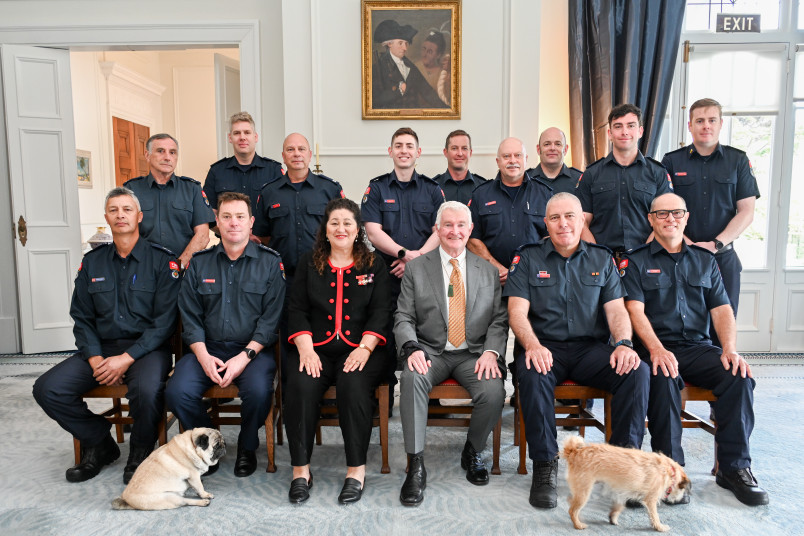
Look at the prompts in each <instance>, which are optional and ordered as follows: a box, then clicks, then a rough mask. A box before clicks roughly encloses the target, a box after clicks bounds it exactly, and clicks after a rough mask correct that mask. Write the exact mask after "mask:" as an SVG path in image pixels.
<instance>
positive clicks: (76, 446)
mask: <svg viewBox="0 0 804 536" xmlns="http://www.w3.org/2000/svg"><path fill="white" fill-rule="evenodd" d="M73 450H74V451H75V465H78V464H79V463H81V442H80V441H78V440H77V439H76V438H73Z"/></svg>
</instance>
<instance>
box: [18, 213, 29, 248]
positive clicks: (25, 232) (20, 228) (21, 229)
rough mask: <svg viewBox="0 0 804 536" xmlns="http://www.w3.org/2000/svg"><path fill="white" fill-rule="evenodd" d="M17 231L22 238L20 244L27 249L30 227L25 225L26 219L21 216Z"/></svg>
mask: <svg viewBox="0 0 804 536" xmlns="http://www.w3.org/2000/svg"><path fill="white" fill-rule="evenodd" d="M17 230H18V234H19V237H20V244H22V247H25V243H26V242H27V241H28V225H27V224H26V223H25V218H23V217H22V216H20V219H19V221H18V222H17Z"/></svg>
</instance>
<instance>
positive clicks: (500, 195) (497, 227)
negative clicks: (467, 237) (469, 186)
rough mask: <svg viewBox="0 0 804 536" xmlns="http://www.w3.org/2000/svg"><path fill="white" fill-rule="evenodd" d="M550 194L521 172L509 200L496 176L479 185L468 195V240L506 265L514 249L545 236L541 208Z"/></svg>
mask: <svg viewBox="0 0 804 536" xmlns="http://www.w3.org/2000/svg"><path fill="white" fill-rule="evenodd" d="M552 195H553V192H552V190H551V189H550V187H549V186H547V185H546V184H545V183H543V182H541V181H540V180H539V179H531V178H530V175H528V174H527V173H525V178H524V179H523V181H522V185H521V186H520V187H519V189H518V190H517V192H516V196H515V197H513V198H512V197H511V194H510V193H509V192H508V191H506V189H505V186H504V185H503V183H502V179H501V178H500V174H499V173H497V176H496V177H495V178H494V180H493V181H488V182H486V183H485V184H481V185H480V186H478V187H477V189H475V191H474V192H473V193H472V200H471V204H470V205H469V208H470V209H471V210H472V223H473V224H474V229H472V235H471V238H477V239H478V240H480V241H481V242H483V244H485V246H486V248H488V250H489V253H491V256H492V257H494V258H495V259H496V260H497V262H499V263H500V264H502V265H503V266H509V265H510V264H511V259H512V258H513V256H514V250H516V248H518V247H519V246H521V245H523V244H532V243H534V242H538V241H539V240H540V239H541V238H542V237H544V236H547V227H546V226H545V224H544V216H545V207H546V205H547V201H548V200H549V199H550V198H551V197H552Z"/></svg>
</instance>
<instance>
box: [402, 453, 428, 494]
mask: <svg viewBox="0 0 804 536" xmlns="http://www.w3.org/2000/svg"><path fill="white" fill-rule="evenodd" d="M426 487H427V469H425V468H424V453H423V452H419V453H417V454H408V476H407V477H405V483H404V484H402V491H401V492H400V493H399V500H400V502H401V503H402V504H404V505H405V506H419V505H420V504H421V503H422V501H423V500H424V488H426Z"/></svg>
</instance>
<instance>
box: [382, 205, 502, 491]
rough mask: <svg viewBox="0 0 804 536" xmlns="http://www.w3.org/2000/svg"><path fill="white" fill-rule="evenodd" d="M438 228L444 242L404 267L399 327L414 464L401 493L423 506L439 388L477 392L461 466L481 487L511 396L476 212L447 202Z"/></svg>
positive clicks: (494, 289) (496, 289)
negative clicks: (432, 406) (432, 409)
mask: <svg viewBox="0 0 804 536" xmlns="http://www.w3.org/2000/svg"><path fill="white" fill-rule="evenodd" d="M436 228H437V232H438V237H439V241H440V247H439V248H438V249H436V250H433V251H431V252H429V253H427V254H426V255H422V256H421V257H420V258H418V259H416V260H414V261H412V262H411V263H410V264H409V266H408V267H407V269H406V270H405V276H404V277H403V278H402V293H401V294H400V296H399V308H398V309H397V312H396V322H395V325H394V332H395V334H396V340H397V341H398V343H399V345H400V349H401V354H402V355H403V357H405V358H406V366H403V367H402V383H401V387H400V390H401V396H400V408H401V410H400V411H401V412H402V432H403V435H404V436H405V451H406V452H407V453H408V464H409V467H408V475H407V478H406V479H405V483H404V484H403V485H402V491H401V493H400V500H401V501H402V504H403V505H405V506H417V505H419V504H420V503H421V502H422V499H423V498H424V488H425V487H426V486H427V470H426V469H425V468H424V435H425V430H426V428H427V408H428V400H429V396H428V394H429V393H430V391H431V390H432V388H433V386H434V385H438V384H439V383H441V382H442V381H444V380H446V379H447V378H455V379H456V380H458V382H459V383H460V384H461V385H463V386H464V387H465V388H466V390H467V391H469V393H470V394H471V395H472V402H473V404H474V408H473V410H472V420H471V423H470V425H469V433H468V438H467V440H466V444H465V445H464V447H463V452H462V453H461V468H463V469H465V470H466V479H467V480H468V481H469V482H471V483H472V484H475V485H477V486H483V485H485V484H488V482H489V473H488V471H487V470H486V466H485V464H484V463H483V459H482V458H481V456H480V453H481V452H482V451H483V449H484V448H485V447H486V441H487V440H488V437H489V433H490V432H491V430H492V428H494V425H495V424H496V423H497V421H498V420H499V419H500V412H501V411H502V407H503V402H504V401H505V389H504V387H503V371H504V370H505V365H504V359H505V346H506V342H507V340H508V323H507V321H506V320H507V314H506V311H505V306H504V305H503V303H502V299H501V287H500V280H499V275H498V273H497V270H495V269H494V267H493V266H491V265H490V264H489V263H488V262H486V261H484V260H483V259H481V258H480V257H478V256H477V255H474V254H472V253H469V252H467V251H466V242H467V241H468V240H469V233H471V232H472V214H471V212H470V211H469V208H468V207H467V206H466V205H463V204H461V203H458V202H457V201H447V202H446V203H444V204H443V205H441V208H439V209H438V215H437V217H436Z"/></svg>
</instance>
